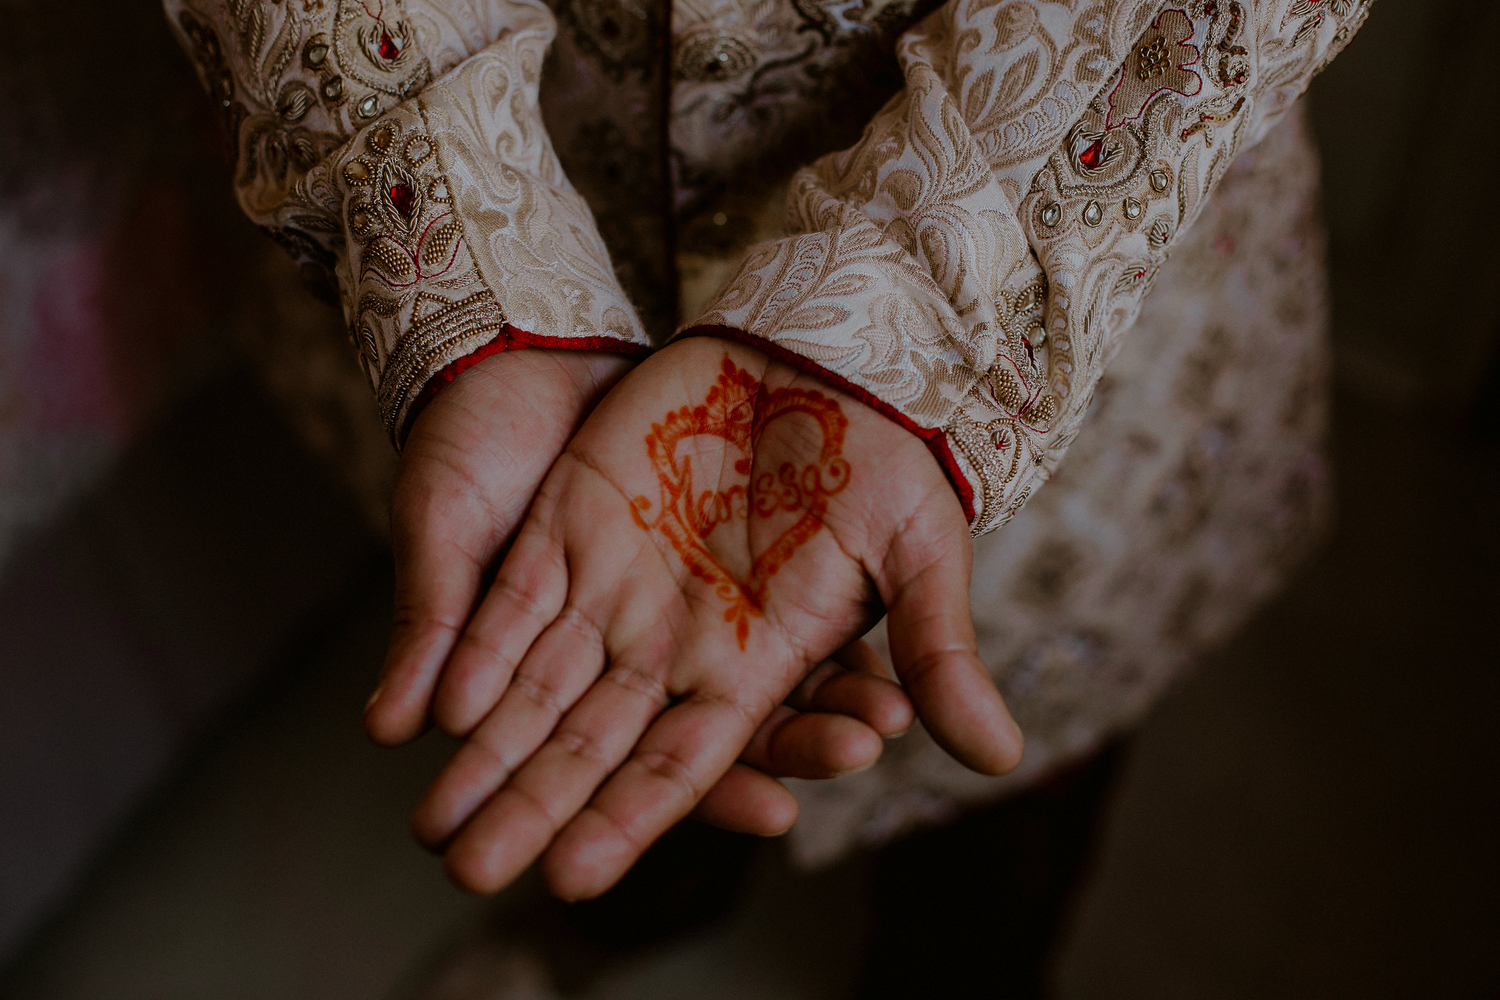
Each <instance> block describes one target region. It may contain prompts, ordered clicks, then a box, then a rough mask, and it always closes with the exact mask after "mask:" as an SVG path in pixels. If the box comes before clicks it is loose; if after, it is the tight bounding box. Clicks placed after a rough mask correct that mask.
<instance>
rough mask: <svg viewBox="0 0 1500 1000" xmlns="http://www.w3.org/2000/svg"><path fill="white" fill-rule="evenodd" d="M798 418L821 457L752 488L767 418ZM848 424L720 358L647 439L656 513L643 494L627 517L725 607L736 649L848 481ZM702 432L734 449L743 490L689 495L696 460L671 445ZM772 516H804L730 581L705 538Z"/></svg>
mask: <svg viewBox="0 0 1500 1000" xmlns="http://www.w3.org/2000/svg"><path fill="white" fill-rule="evenodd" d="M796 413H801V414H804V415H806V416H809V417H811V418H812V419H813V420H815V421H817V423H818V426H819V427H820V428H822V431H823V445H822V449H821V450H820V452H819V454H818V460H817V461H816V462H810V463H808V464H807V465H805V466H803V467H802V468H801V469H798V468H797V467H796V466H795V465H794V464H793V463H791V462H784V463H782V465H781V467H780V468H779V469H777V470H776V472H774V473H772V472H763V473H761V474H760V475H759V476H756V477H755V480H754V482H753V483H751V482H749V481H748V480H749V476H750V470H751V466H752V462H753V457H754V454H755V447H756V444H757V443H758V442H759V441H760V437H761V435H762V434H763V433H764V432H765V430H766V428H767V427H768V426H770V424H771V423H772V422H773V421H775V420H777V419H779V418H781V417H785V416H789V415H791V414H796ZM848 427H849V420H848V418H847V417H845V416H844V411H843V409H842V408H841V407H840V406H839V403H838V401H837V400H835V399H830V398H829V397H827V396H825V395H823V393H821V392H818V391H817V390H815V389H767V388H766V387H765V386H763V385H762V384H761V383H760V380H758V379H756V378H755V377H754V376H753V375H751V374H750V373H749V372H747V371H745V370H744V369H742V368H739V367H738V366H736V365H735V363H734V362H733V361H732V360H730V357H729V355H728V354H725V355H724V362H723V366H722V369H721V371H720V374H719V379H718V381H717V382H716V383H715V384H714V385H713V387H712V388H710V389H709V390H708V395H707V397H705V398H704V400H703V402H702V403H700V404H699V405H697V406H692V407H688V406H684V407H682V408H681V409H678V410H674V411H672V412H670V413H668V414H667V415H666V416H665V417H664V418H662V422H661V423H659V424H653V425H652V426H651V433H649V434H647V435H646V455H647V457H649V458H650V459H651V464H652V467H653V468H654V469H655V470H656V476H657V480H658V482H659V485H660V487H661V509H660V512H659V513H658V514H657V515H656V519H655V520H654V521H650V522H647V520H646V518H645V516H644V514H645V512H646V511H649V510H650V509H651V501H650V500H648V499H647V498H646V497H643V496H640V497H636V498H635V499H634V500H633V501H631V504H630V513H631V516H632V517H633V518H635V523H636V524H638V525H640V527H641V528H642V529H643V530H646V531H652V532H655V533H657V534H660V535H661V536H662V537H664V538H665V539H666V540H667V542H668V543H670V544H671V546H672V548H673V549H674V550H675V551H676V552H677V554H678V555H679V556H681V558H682V561H683V563H684V564H685V565H686V566H687V568H688V570H689V571H691V572H692V574H693V575H694V576H696V577H698V578H699V579H700V580H703V581H704V582H706V583H708V584H709V585H711V586H712V587H713V588H714V593H716V594H718V595H719V597H721V598H723V599H724V600H726V601H728V602H729V608H728V610H726V611H725V612H724V620H725V621H726V622H730V623H732V624H733V625H734V630H735V637H736V638H737V639H738V640H739V643H740V649H742V650H743V649H744V648H745V643H746V640H747V639H749V637H750V619H751V618H752V617H760V616H761V615H762V614H764V610H765V604H766V595H767V593H768V588H769V586H770V582H771V578H772V577H773V576H775V575H776V572H777V570H779V569H781V567H782V566H784V565H785V564H786V562H787V560H789V559H791V558H792V556H793V555H794V554H796V551H797V550H798V549H799V548H801V547H802V546H803V545H804V544H806V543H807V541H808V540H809V539H810V538H812V537H813V536H814V535H816V534H817V533H818V532H819V531H821V530H822V528H823V515H824V514H825V513H826V512H827V511H828V498H829V497H831V496H834V495H835V494H837V493H839V492H841V491H842V490H843V489H844V488H845V487H846V486H848V485H849V477H850V474H851V472H850V468H849V463H848V461H846V460H845V459H844V458H843V450H844V433H845V431H847V430H848ZM699 435H709V436H713V437H720V438H723V439H724V440H725V441H727V442H729V443H730V444H732V445H734V446H735V447H736V448H738V449H739V450H740V452H741V455H742V457H740V458H739V459H738V460H736V461H735V463H734V470H735V472H737V473H739V474H740V475H742V476H745V477H746V480H747V482H746V483H745V484H743V485H741V484H736V485H733V486H731V487H729V489H727V490H704V491H703V492H702V493H697V494H695V493H694V491H693V468H692V462H691V460H690V459H689V458H687V457H686V456H684V457H683V458H681V459H679V458H678V457H677V446H678V445H679V444H681V443H682V442H683V441H685V440H687V439H688V438H692V437H698V436H699ZM778 511H784V512H787V513H793V514H795V513H797V512H798V511H801V512H802V516H801V517H800V518H798V519H797V521H796V522H795V523H793V524H792V525H791V527H789V528H787V529H786V530H785V531H783V532H782V533H781V534H780V535H778V536H777V537H776V540H775V541H773V542H772V543H771V544H770V545H769V546H768V547H767V548H766V550H765V551H764V552H762V553H761V554H760V555H758V556H756V557H755V558H754V559H753V560H752V562H751V565H750V578H749V579H748V580H740V579H738V578H737V577H735V576H734V575H733V574H731V573H730V572H729V571H727V570H726V569H725V568H724V567H723V566H721V565H720V564H719V561H718V560H717V559H715V558H714V556H713V553H711V552H710V551H709V550H708V546H707V545H706V544H705V540H706V539H707V537H708V536H709V534H711V533H712V532H713V530H714V529H715V528H717V527H718V526H719V525H721V524H724V523H726V522H728V521H731V520H748V519H749V517H750V515H751V513H752V512H753V513H754V514H755V515H756V516H757V517H771V516H772V515H774V514H776V513H777V512H778Z"/></svg>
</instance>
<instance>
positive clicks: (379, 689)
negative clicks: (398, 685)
mask: <svg viewBox="0 0 1500 1000" xmlns="http://www.w3.org/2000/svg"><path fill="white" fill-rule="evenodd" d="M383 694H385V682H384V681H381V682H380V685H379V686H378V687H376V688H375V693H374V694H372V695H370V700H369V701H367V702H365V714H366V715H369V714H370V709H372V708H374V707H375V703H376V702H377V701H379V700H380V696H381V695H383Z"/></svg>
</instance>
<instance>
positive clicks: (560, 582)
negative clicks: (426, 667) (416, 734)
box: [433, 527, 568, 736]
mask: <svg viewBox="0 0 1500 1000" xmlns="http://www.w3.org/2000/svg"><path fill="white" fill-rule="evenodd" d="M567 596H568V570H567V564H566V561H565V559H564V557H563V553H562V550H561V549H560V548H559V547H558V546H557V544H556V543H555V542H554V541H553V539H552V538H550V537H549V536H548V535H547V534H546V533H545V532H542V531H539V530H534V529H531V528H529V527H528V529H527V530H524V531H523V532H522V533H521V535H520V537H519V538H517V539H516V544H515V546H514V547H513V548H512V549H511V551H510V553H509V554H508V555H507V556H506V558H505V562H504V563H503V564H502V565H501V567H500V572H499V573H498V574H496V576H495V582H494V584H493V585H491V587H490V591H489V594H488V595H486V597H485V599H484V602H483V603H482V604H481V605H480V606H479V610H478V611H477V612H475V614H474V618H473V620H472V621H470V622H469V625H468V627H467V628H465V629H464V631H463V634H462V635H461V636H460V637H459V639H458V642H457V644H456V645H455V646H454V648H453V653H452V655H451V656H450V657H449V659H448V664H447V666H446V667H445V668H444V669H443V672H442V677H441V679H440V680H439V681H438V688H437V696H436V698H435V699H434V702H433V717H434V719H435V720H436V721H437V724H438V725H439V726H440V727H441V728H442V729H443V731H444V732H446V733H448V735H450V736H465V735H467V734H468V733H470V732H471V731H472V730H473V729H474V727H475V726H477V725H478V724H479V720H481V719H483V718H484V717H485V716H486V715H488V714H489V711H490V710H491V709H492V708H494V707H495V705H496V704H498V703H499V701H500V696H501V695H502V694H504V693H505V689H506V687H507V686H508V685H509V684H510V682H511V678H512V676H513V675H514V674H515V670H516V667H517V665H518V664H519V663H520V662H521V659H522V657H524V656H525V655H526V651H527V650H528V649H530V648H531V644H532V643H533V642H535V641H536V638H537V636H539V635H540V634H541V632H542V630H543V629H544V628H546V627H547V626H548V625H550V624H551V623H552V621H553V619H555V618H556V617H557V615H558V614H559V612H561V610H562V607H563V602H564V601H566V600H567Z"/></svg>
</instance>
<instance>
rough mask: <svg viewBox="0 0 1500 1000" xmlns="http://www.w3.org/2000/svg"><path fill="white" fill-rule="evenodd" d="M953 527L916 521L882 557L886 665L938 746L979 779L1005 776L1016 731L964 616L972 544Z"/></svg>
mask: <svg viewBox="0 0 1500 1000" xmlns="http://www.w3.org/2000/svg"><path fill="white" fill-rule="evenodd" d="M936 520H937V521H939V522H940V521H942V520H943V519H941V518H939V519H936ZM953 527H954V526H949V525H946V524H943V523H934V519H931V518H922V517H917V518H914V519H912V520H911V521H909V522H908V523H907V524H906V525H905V526H904V530H902V531H900V532H898V533H897V534H896V535H895V540H894V542H893V543H892V545H891V547H890V549H889V551H888V552H887V553H886V557H885V560H884V563H883V565H882V567H881V573H880V577H881V578H880V579H878V580H877V581H876V582H877V584H878V585H879V587H880V590H881V597H882V598H883V599H884V600H885V604H886V607H887V609H889V616H890V619H889V623H888V632H889V635H890V644H891V660H892V665H893V666H894V667H895V669H896V676H897V677H899V678H900V679H901V683H902V685H903V686H904V687H905V688H906V691H907V694H908V695H909V696H910V697H911V700H912V703H913V704H914V705H915V706H916V710H917V715H918V716H919V717H920V718H921V720H922V723H923V725H924V726H926V728H927V731H928V733H930V734H931V736H932V738H933V739H934V740H936V741H937V743H938V745H939V746H941V747H942V748H943V749H944V750H946V751H948V753H950V754H951V755H953V757H954V758H955V759H957V760H958V761H959V762H960V763H962V764H963V765H964V766H965V767H968V768H970V769H972V770H975V771H978V772H979V773H981V774H993V775H1000V774H1007V773H1009V772H1010V771H1013V770H1015V768H1016V766H1017V765H1018V764H1020V763H1021V753H1022V750H1023V740H1022V736H1021V730H1020V729H1019V728H1018V727H1017V726H1016V723H1015V721H1014V720H1013V719H1012V718H1011V716H1010V711H1009V710H1008V709H1007V708H1006V707H1005V701H1004V699H1002V698H1001V697H1000V692H999V691H997V690H996V689H995V685H994V683H993V682H992V681H991V680H990V677H989V672H988V671H987V670H986V669H985V666H984V662H983V661H982V660H980V658H979V650H978V643H977V640H976V639H975V636H974V620H973V617H972V616H971V614H970V610H969V572H970V569H971V568H972V565H973V544H972V542H971V540H970V538H969V534H968V532H967V531H965V530H962V529H961V528H960V529H959V530H953Z"/></svg>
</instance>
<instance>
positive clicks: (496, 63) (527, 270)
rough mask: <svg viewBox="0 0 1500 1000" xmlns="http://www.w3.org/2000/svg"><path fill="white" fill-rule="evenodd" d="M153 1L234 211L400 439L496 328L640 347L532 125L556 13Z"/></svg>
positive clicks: (364, 2)
mask: <svg viewBox="0 0 1500 1000" xmlns="http://www.w3.org/2000/svg"><path fill="white" fill-rule="evenodd" d="M167 6H168V8H169V10H172V11H173V12H175V14H176V18H175V20H176V21H177V23H178V24H179V26H180V27H181V28H182V31H183V33H184V35H185V36H186V40H187V42H188V46H189V48H190V50H191V51H192V52H193V53H194V54H195V56H196V58H197V60H198V63H199V67H200V70H201V72H202V75H203V77H204V81H205V83H207V84H208V86H209V88H210V91H211V93H213V94H214V95H215V97H216V99H218V100H219V102H220V104H221V108H223V109H224V115H225V119H226V125H227V127H228V130H229V132H230V134H231V137H232V140H233V142H234V146H235V150H236V156H237V159H238V165H237V170H236V175H235V180H236V187H237V188H238V191H239V195H240V201H241V204H242V205H243V206H244V207H245V209H246V211H247V212H248V213H249V214H250V215H251V217H252V218H253V219H255V220H256V221H257V222H258V223H260V224H261V226H262V227H263V228H264V229H265V230H266V231H267V232H268V233H270V234H271V235H272V237H273V238H274V239H276V241H277V242H278V243H280V244H281V245H283V246H284V247H287V248H288V249H289V250H291V251H292V252H293V253H294V254H295V255H297V256H299V257H301V258H302V267H303V270H304V272H305V273H307V274H309V276H310V277H312V278H314V279H315V280H316V281H317V283H318V284H319V285H321V286H323V287H324V288H325V289H327V290H329V291H330V292H332V293H333V294H334V295H336V296H337V297H338V299H339V301H340V302H341V303H342V305H343V308H344V313H345V316H346V318H347V320H348V323H349V330H350V336H351V339H352V340H353V341H354V343H355V345H356V347H357V349H358V352H359V358H360V362H361V364H362V366H363V367H364V369H365V372H366V374H367V375H368V377H369V379H370V383H371V386H372V387H373V388H374V390H375V394H376V400H377V402H378V404H379V407H380V412H381V416H382V418H383V420H384V422H385V426H386V429H387V431H388V432H389V433H390V435H391V437H392V438H393V439H394V440H396V441H397V442H398V443H399V442H400V440H401V439H402V436H403V433H404V429H405V428H406V426H407V424H408V423H409V420H410V417H411V415H412V406H413V404H414V403H415V401H416V400H417V398H418V396H419V394H420V393H421V391H422V388H423V386H424V385H426V384H427V382H428V381H429V380H430V379H431V378H432V377H433V375H434V374H436V373H437V372H439V371H440V370H442V369H443V368H444V367H445V366H446V365H448V364H449V363H451V362H453V361H456V360H458V359H460V358H463V357H465V356H467V355H468V354H470V353H472V352H473V351H475V350H477V349H479V348H480V347H483V346H485V345H486V344H490V343H491V342H493V341H495V340H496V339H498V338H500V337H501V336H502V335H505V336H508V335H507V334H505V331H506V330H507V323H509V322H515V323H519V324H524V334H525V335H526V336H527V337H530V338H531V341H528V342H532V341H534V342H539V343H541V342H545V343H547V344H549V345H554V346H562V345H565V344H567V343H568V342H569V341H578V342H579V343H581V344H584V343H586V344H587V345H588V347H589V349H593V350H600V349H603V350H610V349H615V350H621V351H638V350H641V349H643V348H644V346H645V344H646V338H645V333H644V331H643V330H642V329H641V327H640V323H639V320H637V319H636V317H635V315H634V313H633V311H632V310H631V307H630V303H629V300H628V299H627V298H626V297H625V294H624V292H623V291H621V290H620V287H619V284H618V282H617V281H616V280H615V277H614V275H613V273H612V271H611V268H610V264H609V259H608V255H607V253H606V252H605V251H604V250H603V248H602V245H601V242H600V239H599V235H598V231H597V229H596V228H595V227H594V224H593V220H592V219H591V218H590V217H589V214H588V210H587V208H586V206H584V205H583V204H582V202H581V200H580V199H579V198H578V196H577V195H576V193H574V192H573V190H572V188H571V185H569V183H568V180H567V178H566V176H564V175H563V173H562V169H561V167H560V166H559V164H558V161H557V158H556V155H555V154H554V152H553V151H552V149H551V146H550V143H549V141H548V138H547V133H546V130H545V129H544V128H543V127H542V124H541V117H540V113H539V110H538V105H537V89H538V85H539V83H540V74H541V63H542V56H543V53H544V52H545V50H546V47H547V44H548V42H549V41H550V40H551V38H552V36H553V34H554V32H555V22H554V21H553V19H552V16H551V14H550V13H549V12H548V11H547V10H546V8H545V7H543V6H542V5H541V4H540V3H539V2H537V0H497V2H495V3H488V4H485V5H482V9H481V8H480V7H476V8H474V9H472V10H468V11H461V10H458V9H457V8H456V7H455V6H454V5H452V4H448V3H444V2H439V0H303V2H300V3H298V2H292V0H279V2H278V0H167ZM221 39H223V40H224V41H222V42H221ZM454 67H460V68H459V69H458V70H457V71H456V72H453V73H450V74H449V75H447V76H446V77H445V78H444V79H443V80H442V81H441V82H434V81H435V78H436V77H437V76H439V75H440V74H442V73H444V72H447V71H448V70H450V69H453V68H454ZM471 233H478V234H479V235H480V239H479V242H478V243H477V244H476V243H472V242H471V239H470V235H469V234H471ZM335 277H336V278H337V290H335V289H334V281H333V280H331V279H333V278H335ZM507 342H509V341H507Z"/></svg>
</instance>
